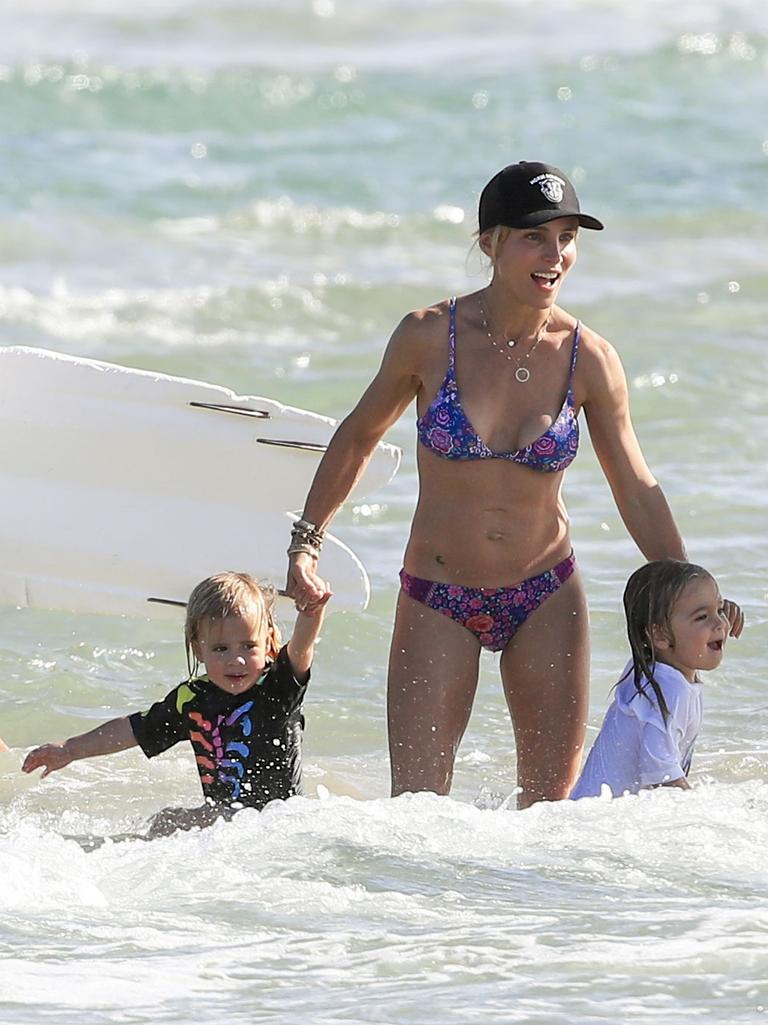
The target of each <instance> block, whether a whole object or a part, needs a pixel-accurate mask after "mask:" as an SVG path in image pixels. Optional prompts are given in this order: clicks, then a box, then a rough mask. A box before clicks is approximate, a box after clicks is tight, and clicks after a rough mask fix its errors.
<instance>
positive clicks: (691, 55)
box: [0, 0, 768, 1025]
mask: <svg viewBox="0 0 768 1025" xmlns="http://www.w3.org/2000/svg"><path fill="white" fill-rule="evenodd" d="M767 72H768V8H766V7H765V6H764V5H757V4H754V3H752V2H750V0H712V2H710V3H707V4H701V3H693V2H686V0H683V2H681V3H678V4H675V5H670V4H667V3H662V2H660V0H647V2H645V3H643V4H639V3H630V2H629V0H611V2H607V0H606V2H599V0H551V2H550V3H548V4H545V5H542V4H534V3H529V2H526V0H471V2H470V0H464V2H459V0H455V2H435V0H422V2H421V3H420V4H418V5H414V4H412V3H410V2H408V3H407V2H405V0H356V2H352V0H314V2H310V0H283V2H282V3H279V4H277V3H274V2H271V0H240V2H235V0H232V2H222V3H219V4H215V5H214V4H202V3H194V2H190V0H176V2H173V0H158V2H154V3H148V2H146V0H135V2H134V3H132V4H130V5H122V6H121V5H118V4H116V3H114V2H110V0H101V2H99V0H70V2H68V3H67V4H64V3H61V2H58V0H28V2H27V3H26V4H24V5H23V6H22V5H21V4H18V3H13V2H8V3H5V4H3V5H2V7H0V131H2V137H3V145H2V146H1V147H0V181H2V183H3V187H2V189H0V267H1V268H2V273H1V274H0V344H25V345H36V346H42V347H45V348H50V349H56V350H60V351H63V352H68V353H74V354H77V355H83V356H93V357H96V358H100V359H107V360H111V361H114V362H120V363H125V364H128V365H130V366H136V367H142V368H149V369H156V370H161V371H165V372H170V373H176V374H183V375H185V376H190V377H199V378H202V379H204V380H208V381H212V382H215V383H219V384H224V385H227V386H228V387H231V388H233V389H234V390H235V391H237V392H239V393H241V394H256V395H258V394H263V395H268V396H270V397H273V398H276V399H280V400H282V401H285V402H288V403H290V404H293V405H298V406H303V407H306V408H309V409H313V410H317V411H318V412H321V413H325V414H328V415H331V416H335V417H339V416H342V415H343V414H344V413H345V412H346V411H347V410H348V409H349V408H350V407H351V405H352V404H353V402H354V401H355V399H356V398H357V396H358V395H359V393H360V392H361V391H362V389H363V388H364V386H365V384H366V383H367V381H368V379H369V378H370V377H371V375H372V374H373V372H374V371H375V369H376V367H377V365H378V361H379V359H380V356H381V352H382V349H383V346H384V344H385V342H386V339H387V337H388V335H389V333H390V332H391V330H392V329H393V327H394V325H395V324H396V323H397V322H398V320H399V319H400V317H401V316H402V315H403V313H404V312H406V311H407V310H409V309H412V308H415V307H418V306H422V305H424V304H426V303H430V302H433V301H435V300H438V299H440V298H443V297H444V296H446V295H448V294H451V293H455V292H461V291H462V290H465V289H472V288H477V287H479V286H480V285H481V284H482V283H483V281H484V280H485V279H484V274H483V271H482V270H481V267H480V263H479V260H478V258H477V252H476V249H473V248H472V234H473V232H474V230H475V228H476V221H475V210H476V204H477V197H478V193H479V190H480V188H481V187H482V185H483V184H484V183H485V181H486V180H487V179H488V178H489V177H490V175H491V174H493V173H494V172H495V171H496V170H497V169H498V168H500V167H501V166H503V165H504V164H506V163H509V162H510V161H514V160H518V159H534V160H536V159H541V160H545V161H548V162H551V163H555V164H557V165H559V166H560V167H562V168H563V169H564V170H566V171H567V172H568V173H569V174H570V175H571V176H572V177H573V179H574V180H575V182H576V183H577V186H578V189H579V192H580V195H581V197H582V201H583V204H584V207H585V208H586V209H588V210H589V211H590V212H594V213H595V214H596V215H597V216H599V217H600V218H601V219H603V220H604V221H605V223H606V225H607V230H606V231H605V232H604V233H602V234H600V235H599V236H597V235H592V234H590V233H585V236H584V237H582V239H581V245H580V258H579V266H578V267H577V268H576V269H575V271H574V272H573V273H572V275H571V276H570V278H569V280H568V283H567V285H566V287H565V290H564V292H563V294H562V296H561V302H562V303H563V304H564V305H565V306H566V307H567V308H568V309H570V310H571V311H572V312H574V313H575V314H576V315H578V316H579V317H580V318H581V319H583V320H584V321H586V322H587V323H588V324H590V325H591V326H592V327H593V328H595V329H596V330H597V331H599V332H600V333H601V334H603V335H605V336H606V337H608V338H609V339H611V340H612V341H613V342H614V343H615V344H616V346H617V348H618V349H619V352H620V354H621V357H622V359H623V361H624V364H625V367H626V370H627V374H628V378H629V381H630V387H631V393H632V404H633V414H634V420H635V424H636V427H637V430H638V433H639V435H640V438H641V442H642V444H643V447H644V450H645V452H646V455H647V456H648V459H649V462H650V463H651V466H652V468H653V470H654V471H655V473H656V475H657V476H658V477H659V479H660V480H661V481H662V483H663V485H664V488H665V490H666V493H667V495H668V497H669V499H670V502H671V504H672V506H673V509H674V511H675V514H676V516H677V518H678V521H679V523H680V526H681V529H682V530H683V533H684V535H685V538H686V542H687V545H688V549H689V553H690V555H691V557H692V558H693V559H695V560H696V561H700V562H703V563H705V564H706V565H707V566H708V567H709V568H711V569H712V571H713V572H714V573H715V574H716V575H717V576H718V577H719V579H720V582H721V586H722V588H723V590H724V592H725V593H726V594H728V595H729V596H730V597H733V598H735V599H736V600H738V601H740V602H741V603H742V604H743V606H744V607H745V610H746V612H747V615H748V618H749V626H748V629H747V631H746V632H745V634H744V636H743V638H742V639H741V640H739V641H738V642H733V643H731V644H730V645H729V648H728V652H727V654H726V659H725V662H724V665H723V667H722V668H721V670H719V671H718V672H717V673H711V674H709V675H708V676H707V677H706V681H705V699H706V713H705V727H704V731H703V734H702V736H701V738H700V741H699V746H698V752H697V757H696V759H695V762H694V773H693V777H692V778H693V782H694V785H695V788H696V789H695V792H694V793H692V794H682V793H676V792H674V793H673V792H664V793H654V794H653V795H642V796H641V797H639V798H627V799H623V800H621V801H616V802H603V801H589V802H582V803H580V804H578V805H569V804H567V803H563V804H558V805H549V806H540V807H536V808H533V809H530V810H528V811H525V812H516V811H514V810H513V805H514V799H513V797H512V796H511V795H512V791H513V786H514V772H515V765H514V747H513V743H512V736H511V728H510V725H509V722H508V718H507V714H506V711H505V707H504V702H503V698H502V695H501V693H500V688H499V685H498V682H497V668H496V659H494V658H493V657H492V656H490V655H484V656H483V667H482V683H481V688H480V690H479V692H478V698H477V702H476V707H475V712H474V715H473V718H472V721H471V723H470V727H469V730H468V732H467V736H466V738H465V740H464V743H463V745H462V748H461V751H460V754H459V759H458V765H457V774H456V781H455V785H454V790H453V793H452V796H451V797H450V798H437V797H435V796H433V795H417V796H415V797H407V796H406V797H402V798H399V799H397V800H395V801H390V800H388V799H387V798H386V794H387V788H388V778H387V765H386V759H385V741H386V737H385V726H384V683H385V666H386V656H387V646H388V638H389V630H390V625H391V619H392V612H393V607H394V601H395V596H396V574H397V570H398V569H399V567H400V563H401V556H402V551H403V547H404V544H405V539H406V532H407V527H408V521H409V517H410V513H411V510H412V508H413V504H414V501H415V491H416V480H415V470H414V427H413V416H412V412H409V414H408V415H407V416H405V417H403V419H402V420H401V421H400V422H399V423H398V424H397V425H396V426H395V427H394V428H393V430H392V431H391V432H390V435H389V440H391V441H394V442H395V443H397V444H399V445H401V446H402V448H403V449H404V462H403V467H402V469H401V471H400V473H399V474H398V476H397V478H396V479H395V480H394V481H393V482H392V484H391V485H389V486H388V487H387V488H386V489H385V490H384V491H382V492H381V493H379V494H377V495H372V496H370V499H369V501H368V503H366V504H364V505H363V504H361V505H357V506H349V507H347V508H345V510H343V512H342V513H341V514H340V515H339V517H338V518H337V520H336V523H335V532H336V533H337V534H338V535H339V536H340V537H341V538H342V539H343V540H344V541H346V542H347V543H348V544H349V545H350V546H351V547H352V548H353V549H354V550H355V551H356V552H357V553H358V554H359V555H360V557H361V558H362V559H363V561H364V563H365V565H366V567H367V569H368V571H369V574H370V577H371V583H372V589H373V597H372V601H371V605H370V607H369V609H368V610H367V612H365V613H364V614H361V615H351V614H344V615H335V616H331V617H330V618H329V620H328V625H327V629H326V630H325V634H324V638H323V642H322V645H321V647H320V649H319V652H318V658H317V668H316V673H315V676H314V681H313V685H312V688H311V693H310V696H309V698H308V701H307V706H306V714H307V720H308V726H307V733H306V742H305V760H306V768H305V776H306V784H307V791H308V795H307V797H306V798H302V799H296V800H295V801H291V802H289V803H288V804H287V805H285V806H279V807H275V808H270V809H268V810H267V812H265V813H264V814H262V815H258V814H256V813H250V812H246V813H243V814H242V815H240V816H238V817H237V819H236V820H235V821H233V822H232V823H228V824H221V825H219V826H217V827H215V828H213V829H211V830H209V831H207V832H205V833H202V834H190V835H183V836H177V837H171V838H168V839H166V840H161V841H156V842H153V843H151V844H144V843H123V844H115V845H107V846H105V847H102V848H101V849H99V850H97V851H95V852H93V853H85V852H84V851H83V850H81V848H80V847H79V846H78V845H77V844H76V843H74V842H73V841H71V840H67V839H65V837H66V836H68V835H71V834H78V833H95V834H98V835H108V834H111V833H116V832H120V831H122V830H125V829H128V830H130V829H140V828H142V826H143V823H144V822H145V820H146V818H147V816H148V815H150V814H151V813H152V812H154V811H156V810H157V809H158V808H160V807H163V806H165V805H168V804H174V803H175V804H178V803H184V802H193V801H195V800H196V799H197V790H196V788H197V783H196V780H195V776H194V771H193V767H192V760H191V755H190V754H189V752H187V751H184V750H181V749H179V750H174V751H173V752H171V753H169V754H168V755H166V756H164V757H163V758H161V759H158V760H156V761H154V762H152V763H149V762H147V761H146V759H144V758H143V756H142V755H140V754H138V753H137V752H136V751H131V752H127V753H124V754H122V755H118V756H114V757H113V758H111V759H104V760H101V761H93V762H83V763H80V764H78V765H76V766H73V767H71V768H69V769H67V770H65V771H64V772H62V773H60V774H58V775H56V776H53V777H52V778H50V779H48V780H46V781H45V782H44V783H42V784H41V783H40V782H39V781H38V780H37V779H31V778H28V777H23V776H22V775H21V774H20V772H19V766H20V763H21V760H22V757H23V752H24V750H25V749H26V748H27V747H29V746H31V745H33V744H35V743H38V742H41V741H43V740H46V739H51V738H54V737H61V736H67V735H70V734H71V733H73V732H80V731H82V730H83V729H87V728H90V727H91V726H93V725H95V724H96V723H97V722H99V721H101V720H103V719H105V718H108V717H110V716H112V715H113V714H122V713H123V712H127V711H131V710H133V709H135V708H137V707H143V706H146V705H147V704H149V703H150V702H151V701H152V700H154V699H155V697H156V696H158V695H160V694H164V693H165V692H166V691H167V690H168V689H169V687H170V686H171V685H172V684H173V683H174V682H176V681H177V680H178V679H180V678H181V677H182V675H183V673H184V661H183V650H182V644H181V629H180V627H179V629H176V628H174V624H173V623H168V622H144V621H131V620H126V619H118V618H108V617H82V616H74V615H70V614H66V613H53V612H51V613H42V612H33V611H30V610H19V609H13V608H5V609H0V693H2V698H3V703H2V707H3V714H2V721H1V723H0V733H1V734H2V735H3V736H4V738H5V739H6V741H7V742H8V743H9V745H10V746H11V748H12V750H11V751H10V752H8V753H7V754H2V755H0V795H1V796H2V801H1V802H0V865H2V870H3V871H2V878H3V886H2V890H0V893H1V894H2V896H0V1016H1V1017H2V1020H3V1022H4V1023H8V1025H30V1023H37V1022H43V1021H52V1022H56V1023H57V1025H69V1023H75V1022H77V1023H78V1025H79V1023H83V1022H86V1023H89V1025H90V1023H118V1022H121V1023H122V1022H126V1023H128V1022H130V1023H138V1022H142V1023H144V1022H146V1023H159V1022H169V1023H177V1022H178V1023H181V1022H185V1023H186V1022H189V1021H194V1022H199V1023H205V1025H208V1023H211V1025H212V1023H214V1022H218V1021H220V1020H222V1019H224V1018H225V1019H226V1020H227V1021H229V1022H233V1023H246V1022H248V1023H256V1022H265V1023H266V1022H270V1023H272V1022H280V1023H294V1022H297V1021H302V1022H307V1023H314V1022H318V1023H320V1022H339V1023H340V1022H353V1023H360V1025H362V1023H369V1022H370V1023H374V1022H381V1023H391V1025H406V1023H408V1025H422V1023H424V1025H434V1023H438V1022H439V1023H454V1022H455V1023H469V1022H474V1021H483V1022H498V1023H512V1022H525V1023H537V1025H539V1023H542V1025H544V1023H546V1025H561V1023H566V1022H568V1023H570V1022H572V1021H573V1020H579V1021H580V1022H584V1023H597V1022H617V1021H618V1022H648V1023H653V1025H666V1023H678V1022H679V1023H683V1022H696V1023H697V1025H700V1023H709V1022H726V1023H737V1022H739V1023H741V1022H745V1023H754V1022H759V1021H761V1020H764V1018H765V1017H766V1015H768V1011H766V1008H768V984H767V983H766V978H767V977H768V954H766V927H767V926H768V913H767V912H766V896H767V895H768V871H767V870H766V867H765V854H764V852H765V847H766V841H768V835H767V834H768V827H767V826H766V813H768V730H767V729H766V714H765V713H766V710H768V699H766V696H765V690H764V677H765V669H766V654H765V653H766V642H767V641H768V627H767V626H766V623H767V621H768V611H767V610H768V583H767V582H766V568H768V542H767V541H766V504H767V503H768V469H767V468H766V459H765V455H764V451H765V440H764V439H765V438H766V436H768V404H767V403H766V389H767V388H768V357H767V356H766V351H767V350H766V342H767V341H768V327H767V325H766V318H765V298H764V297H765V293H766V287H767V286H768V269H767V268H766V262H765V260H764V258H763V257H762V256H761V253H762V244H763V239H764V237H765V235H766V232H768V212H766V206H765V202H764V197H765V193H766V184H767V183H768V122H766V113H765V112H766V110H767V109H768V103H767V102H766V101H767V100H768V88H767V87H766V82H767V81H768V79H767V77H766V76H767ZM587 235H589V237H586V236H587ZM2 443H3V444H7V443H9V440H8V439H3V441H2ZM191 443H193V441H191ZM94 472H98V467H95V468H94ZM565 494H566V499H567V502H568V506H569V510H570V513H571V517H572V521H573V535H574V543H575V547H576V551H577V554H578V556H579V559H580V562H581V565H582V568H583V570H584V572H585V575H586V579H587V584H588V592H589V599H590V606H591V614H592V622H593V645H594V651H593V679H592V700H591V721H590V739H591V738H592V737H593V736H594V730H595V728H596V727H597V725H598V724H599V722H600V719H601V716H602V713H603V711H604V709H605V707H606V704H607V700H608V696H609V691H610V687H611V686H612V684H613V683H614V682H615V678H616V674H617V671H618V669H619V668H620V666H621V665H622V664H623V660H624V657H625V646H624V640H623V623H622V617H621V611H620V597H621V590H622V587H623V583H624V581H625V579H626V576H627V575H628V573H629V572H630V571H631V570H632V569H633V568H634V567H635V565H636V564H637V563H638V561H639V556H638V553H637V551H636V550H635V549H634V547H633V545H632V543H631V542H630V541H629V539H628V538H627V536H626V533H625V531H624V529H623V527H622V525H621V523H620V520H619V517H618V514H617V512H616V510H615V507H614V506H613V504H612V500H611V497H610V494H609V492H608V490H607V487H606V485H605V483H604V481H603V479H602V477H601V474H600V472H599V468H598V467H597V464H596V461H595V459H594V456H593V455H592V453H591V451H590V450H589V446H588V445H585V447H584V448H583V450H582V453H581V454H580V456H579V459H578V460H577V461H576V462H575V463H574V464H573V466H572V467H571V469H570V470H569V472H568V475H567V480H566V486H565ZM2 497H3V501H4V502H12V501H13V495H12V494H9V495H3V496H2Z"/></svg>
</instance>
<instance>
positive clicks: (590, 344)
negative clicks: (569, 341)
mask: <svg viewBox="0 0 768 1025" xmlns="http://www.w3.org/2000/svg"><path fill="white" fill-rule="evenodd" d="M615 358H617V354H616V348H615V346H614V345H612V344H611V342H609V341H608V339H607V338H604V337H603V335H601V334H598V332H597V331H595V330H594V328H591V327H590V326H589V325H588V324H584V323H582V322H581V321H579V359H586V360H590V359H591V360H595V361H598V362H601V363H605V362H607V361H609V360H612V359H615Z"/></svg>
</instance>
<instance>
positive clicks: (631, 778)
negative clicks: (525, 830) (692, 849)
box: [571, 559, 729, 800]
mask: <svg viewBox="0 0 768 1025" xmlns="http://www.w3.org/2000/svg"><path fill="white" fill-rule="evenodd" d="M624 611H625V613H626V618H627V634H628V636H629V646H630V649H631V652H632V658H631V661H630V662H629V663H628V665H627V667H626V669H625V670H624V673H623V674H622V676H621V678H620V680H619V682H618V683H617V684H616V694H615V696H614V699H613V703H612V704H611V707H610V708H609V709H608V711H607V713H606V716H605V720H604V722H603V725H602V728H601V729H600V733H599V734H598V737H597V740H596V741H595V743H594V746H593V747H592V750H591V751H590V752H589V757H588V758H587V761H586V764H585V766H584V769H583V770H582V773H581V777H580V778H579V781H578V782H577V784H576V786H575V787H574V788H573V790H572V792H571V800H577V799H578V798H580V797H594V796H597V795H598V794H600V792H601V788H602V787H603V786H604V785H607V786H608V787H610V789H611V793H612V794H613V796H614V797H620V796H621V795H622V794H626V793H630V794H636V793H637V792H638V791H639V790H644V789H648V788H651V787H657V786H667V787H680V789H682V790H690V784H689V783H688V780H687V779H686V777H687V775H688V770H689V769H690V766H691V757H692V755H693V745H694V742H695V740H696V737H697V735H698V732H699V728H700V726H701V712H702V702H701V683H700V681H699V679H698V672H699V670H706V669H715V668H717V666H719V665H720V663H721V662H722V659H723V647H724V645H725V639H726V636H727V634H728V626H729V624H728V620H727V618H726V616H725V614H724V612H723V599H722V598H721V597H720V591H719V589H718V586H717V583H716V582H715V580H714V579H713V578H712V576H711V575H710V574H709V573H708V572H707V571H706V570H705V569H702V568H701V566H694V565H692V564H691V563H689V562H678V561H677V560H675V559H662V560H660V561H658V562H649V563H647V564H646V565H645V566H642V567H641V568H640V569H638V570H636V572H634V573H633V574H632V576H631V577H630V578H629V581H628V582H627V586H626V588H625V590H624Z"/></svg>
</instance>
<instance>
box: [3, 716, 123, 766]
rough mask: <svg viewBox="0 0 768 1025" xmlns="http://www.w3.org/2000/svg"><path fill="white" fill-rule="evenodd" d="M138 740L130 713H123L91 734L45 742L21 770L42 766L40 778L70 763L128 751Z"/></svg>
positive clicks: (30, 755) (29, 755)
mask: <svg viewBox="0 0 768 1025" xmlns="http://www.w3.org/2000/svg"><path fill="white" fill-rule="evenodd" d="M136 743H137V741H136V738H135V737H134V735H133V730H132V729H131V724H130V721H129V719H128V716H122V717H121V718H120V719H110V721H109V722H105V723H103V724H102V725H101V726H97V727H96V728H95V729H93V730H90V731H89V732H88V733H81V734H80V735H79V736H77V737H70V738H69V740H65V741H64V743H63V744H62V743H58V744H43V745H42V746H41V747H36V748H35V749H34V751H30V752H29V754H28V755H27V757H26V758H25V759H24V763H23V765H22V766H21V771H22V772H34V771H35V769H39V768H40V767H41V766H42V767H43V774H42V776H41V777H40V778H41V779H43V778H44V777H45V776H47V775H48V774H49V773H51V772H54V771H55V770H56V769H63V768H64V766H65V765H69V763H70V762H78V761H80V759H81V758H94V757H96V756H97V755H111V754H114V753H115V752H116V751H125V750H126V749H127V748H129V747H135V746H136Z"/></svg>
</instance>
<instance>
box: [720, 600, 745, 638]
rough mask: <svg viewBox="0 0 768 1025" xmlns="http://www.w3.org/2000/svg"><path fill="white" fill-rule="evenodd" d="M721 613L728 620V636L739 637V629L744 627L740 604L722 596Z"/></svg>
mask: <svg viewBox="0 0 768 1025" xmlns="http://www.w3.org/2000/svg"><path fill="white" fill-rule="evenodd" d="M723 615H724V616H725V618H726V619H727V620H728V636H729V637H741V631H742V630H743V629H744V612H743V611H742V609H741V606H740V605H737V604H736V602H735V601H728V599H727V598H723Z"/></svg>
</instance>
